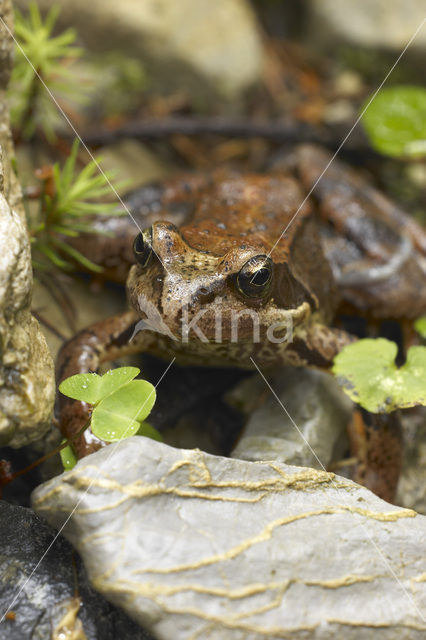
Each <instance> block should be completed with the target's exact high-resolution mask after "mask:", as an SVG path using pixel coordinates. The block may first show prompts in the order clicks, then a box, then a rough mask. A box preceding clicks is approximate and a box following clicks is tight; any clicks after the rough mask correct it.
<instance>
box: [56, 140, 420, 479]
mask: <svg viewBox="0 0 426 640" xmlns="http://www.w3.org/2000/svg"><path fill="white" fill-rule="evenodd" d="M329 160H330V155H329V154H328V152H326V151H323V150H322V149H320V148H317V147H313V146H308V145H303V146H301V147H298V148H296V149H295V150H294V151H293V152H292V153H291V154H289V155H288V156H287V157H286V159H285V162H284V163H282V166H281V167H279V168H276V169H275V170H274V171H273V172H270V173H268V174H265V175H262V174H255V175H253V174H251V175H240V174H237V173H235V174H234V173H224V172H221V171H218V172H216V173H214V174H213V175H210V176H189V177H188V176H185V177H183V178H177V179H174V180H170V181H169V182H167V183H165V184H164V185H163V186H158V185H151V186H148V187H144V188H143V189H141V190H139V191H138V192H136V193H134V194H131V195H130V196H129V197H128V199H127V203H126V204H127V206H128V207H129V210H130V212H131V214H132V217H133V221H132V220H131V219H130V217H128V218H123V217H119V218H115V219H109V220H106V221H105V219H99V220H98V221H97V222H96V226H99V227H102V229H103V230H105V228H106V229H107V230H109V231H110V232H112V237H106V236H100V235H92V236H90V237H86V238H84V237H80V238H79V239H77V240H75V241H74V242H75V243H76V246H77V247H78V249H79V250H80V251H83V252H85V253H86V254H87V255H88V256H89V257H90V258H91V259H92V260H94V261H95V262H98V263H100V264H102V265H104V267H105V275H106V276H108V277H110V278H112V279H114V280H118V281H123V279H124V277H125V273H126V272H127V270H128V268H129V267H130V266H131V265H132V263H133V266H131V268H130V272H129V275H128V279H127V293H128V299H129V302H130V306H131V308H132V310H131V311H126V312H124V313H123V314H121V315H118V316H115V317H113V318H110V319H107V320H105V321H102V322H99V323H97V324H95V325H93V326H92V327H89V328H88V329H85V330H83V331H82V332H80V333H79V334H78V335H77V336H75V337H74V338H72V339H71V340H70V341H68V342H67V343H66V344H65V345H64V346H63V348H62V350H61V352H60V354H59V357H58V378H59V381H61V380H62V379H64V378H65V377H68V376H70V375H73V374H75V373H81V372H87V371H96V370H97V369H98V367H99V365H100V363H101V362H103V361H108V360H111V359H114V358H117V357H120V356H123V355H127V354H129V353H134V352H142V351H148V352H150V353H153V354H155V355H158V356H161V357H164V358H167V359H169V360H170V359H171V358H172V357H176V358H177V361H178V362H181V363H184V364H197V365H199V364H202V365H207V366H216V365H220V366H224V365H226V366H234V367H235V366H236V367H244V368H254V367H255V366H256V365H257V366H259V367H260V368H261V369H266V368H269V367H273V366H277V365H280V364H283V363H285V364H293V365H296V366H304V365H307V366H318V367H324V368H327V367H329V366H330V364H331V362H332V360H333V358H334V356H335V355H336V353H337V352H338V351H339V350H340V349H341V348H342V346H343V345H345V344H347V343H348V342H350V341H351V340H352V339H353V338H352V337H351V336H349V335H348V334H347V333H345V332H344V331H342V330H340V329H338V328H335V327H334V328H333V327H332V326H331V323H332V321H333V318H334V317H335V316H336V313H337V311H338V310H339V309H342V305H343V307H344V308H345V309H346V310H351V311H354V310H355V311H356V312H357V313H361V314H364V315H368V316H370V317H373V318H395V319H399V318H403V317H410V318H414V317H417V316H420V315H422V314H424V313H426V287H425V276H426V233H425V231H424V230H423V229H422V228H421V227H419V226H418V225H417V224H416V223H415V222H414V221H413V220H412V219H410V218H409V217H407V216H406V215H405V214H404V213H402V212H401V211H400V210H399V209H398V208H397V207H396V206H395V205H393V204H392V203H391V202H390V201H389V200H387V199H386V198H385V197H384V196H383V195H382V194H380V193H379V192H378V191H377V190H376V189H374V188H373V187H371V186H370V185H369V184H368V183H366V182H365V180H363V179H361V178H360V177H359V176H358V175H357V174H356V173H355V172H353V171H351V170H350V169H348V168H347V167H345V166H344V165H342V164H341V163H340V162H339V161H337V160H336V161H334V162H333V163H332V164H331V166H330V167H329V168H328V170H327V171H326V173H325V174H324V176H323V177H322V179H321V180H320V181H319V183H318V184H317V185H316V187H315V190H314V191H313V194H312V196H311V197H310V198H308V199H306V198H305V194H306V193H307V192H308V191H309V190H310V188H311V186H312V185H313V184H314V183H315V181H316V179H317V178H318V176H320V174H321V173H322V171H323V169H324V167H325V166H326V165H327V163H328V162H329ZM301 205H302V206H301ZM135 221H136V224H137V225H138V226H139V228H140V229H142V231H141V232H140V233H139V234H138V235H137V236H136V239H134V236H135V225H134V222H135ZM141 320H142V321H143V322H141ZM59 413H60V415H59V418H60V425H61V430H62V432H63V433H64V435H65V436H67V437H71V436H73V435H74V434H75V433H76V432H77V431H78V430H79V429H80V428H81V426H82V425H83V424H84V423H85V422H86V421H87V417H88V407H87V406H86V405H84V404H83V403H77V402H75V401H70V400H69V399H66V398H61V399H60V403H59ZM388 435H389V434H388ZM99 445H100V443H99V442H95V439H94V437H93V436H92V435H91V434H90V432H88V433H86V434H85V435H84V436H82V437H81V438H80V439H79V441H78V442H77V444H76V448H77V451H78V454H79V456H82V455H86V454H87V453H89V452H91V451H93V449H95V448H97V447H98V446H99ZM392 446H393V451H394V453H395V456H396V457H398V454H397V453H396V452H397V451H398V452H400V445H399V442H398V439H397V438H395V442H394V443H393V444H392ZM390 449H392V447H391V448H390ZM386 455H387V456H388V455H389V452H388V451H387V453H386ZM390 455H391V456H392V455H393V454H390ZM394 475H395V474H394Z"/></svg>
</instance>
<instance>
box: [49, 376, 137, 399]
mask: <svg viewBox="0 0 426 640" xmlns="http://www.w3.org/2000/svg"><path fill="white" fill-rule="evenodd" d="M139 373H140V369H138V368H137V367H119V368H118V369H110V370H109V371H107V372H106V373H105V374H104V375H103V376H100V375H98V374H97V373H77V374H76V375H75V376H70V377H69V378H66V380H63V381H62V382H61V384H60V385H59V391H60V392H61V393H63V394H64V396H68V397H69V398H73V399H74V400H81V401H82V402H87V403H88V404H97V403H98V402H100V400H102V399H103V398H106V397H107V396H108V395H110V394H111V393H113V392H114V391H117V389H120V387H122V386H123V385H126V384H127V383H128V382H130V381H131V380H133V378H136V376H137V375H138V374H139Z"/></svg>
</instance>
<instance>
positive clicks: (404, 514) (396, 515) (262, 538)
mask: <svg viewBox="0 0 426 640" xmlns="http://www.w3.org/2000/svg"><path fill="white" fill-rule="evenodd" d="M348 511H349V512H352V513H357V514H359V515H362V516H364V517H368V518H372V519H374V520H380V521H383V522H393V521H396V520H398V519H400V518H408V517H414V516H415V515H417V514H416V512H415V511H412V510H411V509H400V510H396V511H390V512H388V513H381V512H375V511H369V510H368V509H361V508H359V507H350V506H343V505H342V506H341V507H325V508H322V509H318V510H316V511H308V512H304V513H297V514H293V515H291V516H285V517H283V518H279V519H277V520H274V521H272V522H270V523H268V524H267V525H266V527H265V528H264V529H263V531H261V532H260V533H258V534H257V535H255V536H253V537H252V538H248V539H246V540H243V541H242V542H241V543H240V544H238V545H236V546H234V547H232V548H231V549H228V550H227V551H224V552H223V553H218V554H215V555H212V556H209V557H207V558H204V559H202V560H199V561H197V562H192V563H187V564H182V565H178V566H174V567H168V568H154V567H153V568H146V569H140V570H137V571H136V572H135V573H162V574H168V573H176V572H181V571H190V570H196V569H200V568H201V567H205V566H208V565H210V564H214V563H216V562H224V561H225V560H231V559H233V558H236V557H237V556H239V555H240V554H242V553H243V552H244V551H246V550H247V549H249V548H250V547H252V546H254V545H255V544H259V543H261V542H266V541H267V540H270V538H271V537H272V533H273V532H274V530H275V529H277V528H278V527H282V526H284V525H287V524H291V523H293V522H296V521H297V520H302V519H304V518H311V517H316V516H322V515H331V514H339V513H345V512H348Z"/></svg>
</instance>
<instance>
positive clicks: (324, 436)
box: [228, 367, 353, 469]
mask: <svg viewBox="0 0 426 640" xmlns="http://www.w3.org/2000/svg"><path fill="white" fill-rule="evenodd" d="M270 383H271V386H272V388H273V390H274V391H275V393H276V394H277V396H278V398H279V400H280V401H281V403H282V406H281V405H280V404H279V402H278V401H277V399H276V398H275V397H274V396H273V395H272V394H271V393H270V392H269V390H268V389H267V387H266V384H265V382H264V381H263V380H261V379H259V378H258V377H255V378H252V379H249V380H245V381H243V382H242V383H240V385H239V387H237V389H235V390H233V391H232V392H231V393H230V394H229V396H228V397H229V399H230V401H231V402H232V404H234V405H236V406H238V407H239V408H241V409H243V411H244V410H246V412H247V414H248V420H247V424H246V426H245V429H244V432H243V434H242V436H241V438H240V439H239V441H238V443H237V445H236V447H235V448H234V449H233V451H232V454H231V455H232V457H233V458H240V459H242V460H252V461H256V460H279V461H280V462H284V463H286V464H293V465H299V466H309V467H314V468H316V469H322V468H323V467H327V466H328V465H329V463H330V462H331V461H332V460H333V459H335V455H336V449H339V450H340V451H341V455H343V450H344V448H347V438H346V427H347V425H348V423H349V421H350V419H351V414H352V410H353V405H352V402H351V401H350V400H349V399H348V398H347V396H345V395H344V393H343V392H342V390H341V389H340V387H339V385H338V384H337V382H336V380H335V378H333V377H332V376H331V375H329V374H327V373H323V372H321V371H313V370H309V369H296V368H295V367H284V368H282V369H281V370H280V371H279V372H277V373H276V374H275V375H274V376H273V377H272V378H271V381H270ZM265 391H267V395H266V396H265ZM253 398H256V399H257V401H258V400H259V399H263V401H261V402H260V406H258V407H254V406H253ZM283 407H285V408H286V409H287V411H288V413H289V415H290V416H291V417H292V419H293V422H292V421H291V420H290V418H289V417H288V415H287V414H286V413H285V411H284V409H283ZM295 425H296V426H295ZM344 443H346V447H345V446H344Z"/></svg>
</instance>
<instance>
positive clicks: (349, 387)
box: [332, 338, 426, 413]
mask: <svg viewBox="0 0 426 640" xmlns="http://www.w3.org/2000/svg"><path fill="white" fill-rule="evenodd" d="M397 350H398V349H397V345H396V344H395V343H394V342H391V341H390V340H386V339H385V338H377V339H370V338H366V339H364V340H358V341H357V342H354V343H353V344H350V345H347V346H346V347H344V349H342V351H341V352H340V353H339V354H338V355H337V356H336V358H335V359H334V365H333V369H332V371H333V373H334V375H335V376H336V377H337V380H338V382H339V383H340V384H341V385H342V387H343V390H344V391H345V393H346V394H347V395H348V396H349V397H350V398H351V400H353V401H354V402H356V403H357V404H359V405H361V406H362V407H364V409H367V411H370V412H371V413H390V412H391V411H395V410H397V409H405V408H408V407H414V406H416V405H426V347H411V348H410V349H409V350H408V352H407V359H406V362H405V363H404V364H403V365H402V366H401V367H397V365H396V364H395V358H396V355H397Z"/></svg>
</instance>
